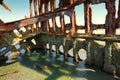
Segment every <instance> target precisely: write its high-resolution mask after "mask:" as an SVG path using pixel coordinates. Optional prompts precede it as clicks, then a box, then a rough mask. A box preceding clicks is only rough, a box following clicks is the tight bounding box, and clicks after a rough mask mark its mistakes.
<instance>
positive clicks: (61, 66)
mask: <svg viewBox="0 0 120 80" xmlns="http://www.w3.org/2000/svg"><path fill="white" fill-rule="evenodd" d="M0 80H116V79H115V78H114V76H113V75H110V74H107V73H105V72H103V71H102V70H100V69H98V68H96V67H92V66H86V65H85V62H84V61H80V62H79V63H75V62H74V61H73V58H67V59H65V60H64V56H63V55H60V56H56V53H55V52H53V53H49V51H47V52H44V51H39V52H33V53H31V55H30V56H26V55H21V56H19V57H18V58H17V59H10V60H9V61H7V63H4V64H1V65H0Z"/></svg>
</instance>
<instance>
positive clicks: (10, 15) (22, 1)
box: [0, 0, 118, 25]
mask: <svg viewBox="0 0 120 80" xmlns="http://www.w3.org/2000/svg"><path fill="white" fill-rule="evenodd" d="M4 2H5V3H6V4H7V5H8V6H9V7H10V8H11V10H12V12H9V11H6V10H5V9H4V8H3V7H2V6H0V19H2V20H3V21H4V22H10V21H15V20H19V19H23V18H24V16H29V0H4ZM57 2H58V0H57ZM57 6H58V4H57ZM91 7H92V22H93V23H96V24H99V23H105V15H106V14H107V11H106V9H105V4H104V3H101V4H97V5H91ZM116 9H118V0H116ZM75 11H76V16H77V17H76V23H77V24H78V25H82V24H84V5H83V4H82V5H79V6H77V7H76V8H75ZM57 19H58V18H57ZM58 20H59V19H58ZM65 22H66V23H69V22H70V20H69V17H67V16H65Z"/></svg>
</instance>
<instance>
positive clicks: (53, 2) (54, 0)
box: [50, 0, 57, 32]
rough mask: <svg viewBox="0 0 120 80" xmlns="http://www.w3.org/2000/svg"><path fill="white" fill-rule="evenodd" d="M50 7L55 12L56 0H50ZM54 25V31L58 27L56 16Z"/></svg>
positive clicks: (53, 20) (53, 18)
mask: <svg viewBox="0 0 120 80" xmlns="http://www.w3.org/2000/svg"><path fill="white" fill-rule="evenodd" d="M50 7H51V11H52V12H54V10H55V8H56V0H51V1H50ZM52 24H53V25H52V27H53V31H54V32H56V29H57V24H56V20H55V17H52Z"/></svg>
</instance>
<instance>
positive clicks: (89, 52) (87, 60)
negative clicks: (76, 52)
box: [86, 40, 92, 65]
mask: <svg viewBox="0 0 120 80" xmlns="http://www.w3.org/2000/svg"><path fill="white" fill-rule="evenodd" d="M90 48H91V42H90V40H86V52H87V59H86V64H89V65H91V64H92V61H91V50H90Z"/></svg>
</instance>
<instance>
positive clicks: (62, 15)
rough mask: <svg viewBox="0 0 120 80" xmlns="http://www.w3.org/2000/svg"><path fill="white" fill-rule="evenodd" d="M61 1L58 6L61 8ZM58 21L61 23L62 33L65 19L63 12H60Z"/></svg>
mask: <svg viewBox="0 0 120 80" xmlns="http://www.w3.org/2000/svg"><path fill="white" fill-rule="evenodd" d="M62 3H63V2H62V0H60V4H59V6H60V8H62V5H63V4H62ZM60 23H61V30H62V33H63V34H64V33H65V20H64V14H61V15H60Z"/></svg>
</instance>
